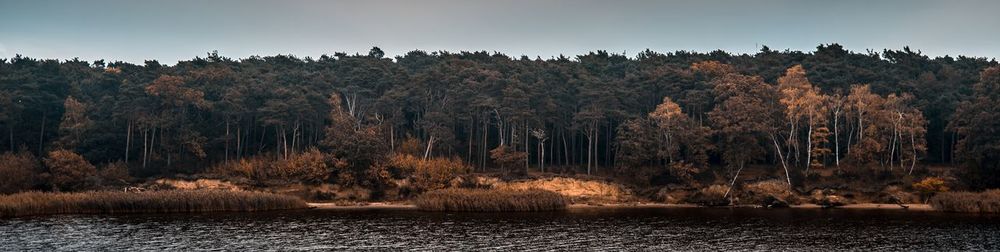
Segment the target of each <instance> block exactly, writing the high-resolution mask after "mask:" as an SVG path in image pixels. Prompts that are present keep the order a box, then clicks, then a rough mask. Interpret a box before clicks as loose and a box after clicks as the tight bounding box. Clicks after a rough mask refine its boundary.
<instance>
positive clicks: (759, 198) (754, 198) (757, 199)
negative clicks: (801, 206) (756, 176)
mask: <svg viewBox="0 0 1000 252" xmlns="http://www.w3.org/2000/svg"><path fill="white" fill-rule="evenodd" d="M769 198H774V199H778V200H781V201H784V202H785V203H789V204H798V203H799V200H798V197H796V196H795V194H794V193H792V191H791V188H789V186H788V183H787V182H785V181H783V180H777V179H772V180H764V181H760V182H756V183H750V184H746V185H744V186H743V193H741V197H740V199H741V201H743V202H741V203H749V204H768V203H769V202H767V201H768V200H769Z"/></svg>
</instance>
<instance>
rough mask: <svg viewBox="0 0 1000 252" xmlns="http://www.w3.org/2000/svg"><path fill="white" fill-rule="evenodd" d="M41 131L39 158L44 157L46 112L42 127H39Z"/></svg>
mask: <svg viewBox="0 0 1000 252" xmlns="http://www.w3.org/2000/svg"><path fill="white" fill-rule="evenodd" d="M39 129H40V130H39V133H38V156H39V157H42V156H43V155H42V154H43V153H42V147H44V146H43V142H44V141H45V113H44V112H43V113H42V126H41V127H39Z"/></svg>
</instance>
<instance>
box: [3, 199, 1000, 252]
mask: <svg viewBox="0 0 1000 252" xmlns="http://www.w3.org/2000/svg"><path fill="white" fill-rule="evenodd" d="M0 248H2V249H0V250H3V251H22V250H38V251H81V250H101V251H105V250H130V251H150V250H156V251H159V250H174V251H191V250H231V251H232V250H235V251H247V250H253V251H257V250H282V251H285V250H433V251H439V250H462V251H465V250H501V251H510V250H514V251H524V250H527V251H532V250H636V249H641V250H660V249H667V250H776V249H782V250H866V251H870V250H998V249H1000V216H997V215H976V214H957V213H939V212H907V211H900V210H846V209H843V210H822V209H777V210H773V209H772V210H769V209H727V208H722V209H704V208H671V209H662V208H659V209H606V208H587V209H571V210H566V211H561V212H546V213H433V212H421V211H409V210H385V209H382V210H372V209H367V210H297V211H278V212H260V213H206V214H159V215H58V216H39V217H26V218H14V219H0Z"/></svg>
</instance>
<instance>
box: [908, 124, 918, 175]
mask: <svg viewBox="0 0 1000 252" xmlns="http://www.w3.org/2000/svg"><path fill="white" fill-rule="evenodd" d="M913 135H914V134H913V132H910V148H913V159H912V160H910V172H909V173H908V174H910V175H912V174H913V167H915V166H917V142H916V140H914V137H913Z"/></svg>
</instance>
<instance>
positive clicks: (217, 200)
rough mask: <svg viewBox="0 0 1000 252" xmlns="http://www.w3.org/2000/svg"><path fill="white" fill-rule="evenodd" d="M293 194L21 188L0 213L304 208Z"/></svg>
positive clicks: (2, 201) (4, 199) (0, 199)
mask: <svg viewBox="0 0 1000 252" xmlns="http://www.w3.org/2000/svg"><path fill="white" fill-rule="evenodd" d="M307 207H308V206H307V205H306V203H305V202H304V201H302V200H301V199H299V198H296V197H294V196H287V195H279V194H273V193H265V192H247V191H223V190H165V191H148V192H117V191H92V192H78V193H47V192H25V193H18V194H12V195H3V196H0V217H15V216H28V215H47V214H123V213H193V212H249V211H264V210H280V209H300V208H307Z"/></svg>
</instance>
